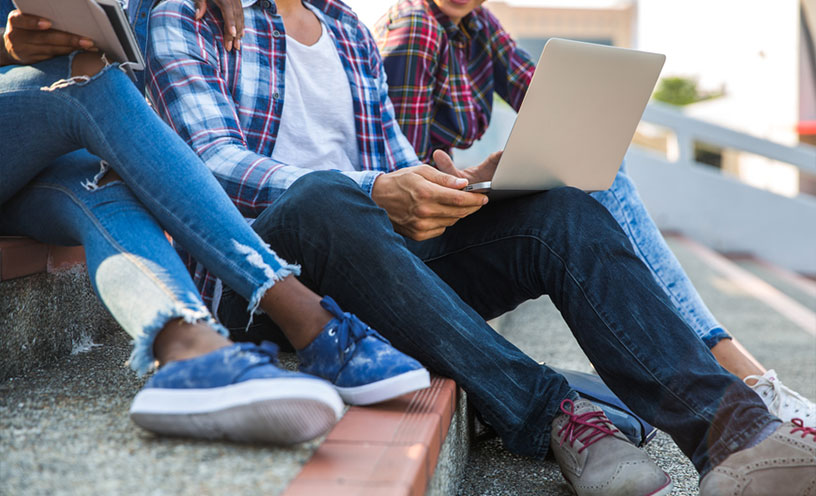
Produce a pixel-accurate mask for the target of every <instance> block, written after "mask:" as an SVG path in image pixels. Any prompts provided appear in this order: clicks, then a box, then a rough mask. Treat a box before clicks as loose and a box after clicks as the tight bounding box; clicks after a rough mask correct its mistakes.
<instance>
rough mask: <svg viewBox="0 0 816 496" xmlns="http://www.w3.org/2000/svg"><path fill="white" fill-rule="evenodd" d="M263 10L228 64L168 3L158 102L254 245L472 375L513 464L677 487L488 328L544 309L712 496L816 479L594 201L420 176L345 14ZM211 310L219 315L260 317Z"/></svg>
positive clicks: (611, 485)
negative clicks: (544, 299) (498, 191)
mask: <svg viewBox="0 0 816 496" xmlns="http://www.w3.org/2000/svg"><path fill="white" fill-rule="evenodd" d="M151 7H152V5H151V2H141V3H140V4H139V8H137V9H136V10H135V11H134V10H131V18H132V19H139V18H142V14H147V10H149V9H150V8H151ZM134 14H135V15H134ZM244 15H245V25H246V29H245V35H244V37H243V38H242V40H241V48H240V50H239V51H237V52H236V51H231V52H230V51H227V50H226V49H225V47H224V45H223V42H222V37H223V27H222V26H223V22H222V19H221V17H220V16H219V14H218V12H215V11H213V12H209V13H208V14H207V15H205V16H204V17H203V18H201V19H196V16H195V11H194V10H193V8H192V7H191V5H190V4H189V2H184V1H181V0H166V1H164V2H161V3H159V4H158V5H156V7H155V8H154V9H153V10H152V12H151V13H150V20H149V36H148V38H147V45H146V47H147V63H148V74H147V82H148V92H149V95H150V97H151V99H152V101H153V102H154V103H155V105H156V108H157V110H158V111H159V112H160V113H161V115H162V116H163V117H164V118H165V119H166V120H167V121H168V122H169V123H171V125H172V127H173V128H174V129H175V130H176V131H177V132H179V133H180V135H181V136H182V138H183V139H184V140H185V141H186V142H187V143H188V144H189V145H190V146H191V147H192V148H193V150H195V151H196V152H197V153H198V154H199V156H200V157H201V158H202V160H203V161H204V162H205V164H206V165H207V166H208V167H209V168H210V169H211V170H212V172H213V174H214V175H215V177H216V178H217V179H218V181H219V182H220V183H221V185H222V187H223V188H224V189H225V190H226V191H227V193H228V194H229V195H230V197H231V198H232V200H233V202H234V203H235V205H236V206H238V208H239V210H240V211H241V212H242V213H243V214H244V215H245V216H247V217H252V218H254V219H255V221H254V223H253V224H252V226H253V229H255V230H256V231H257V232H258V233H259V234H260V235H261V237H262V238H263V239H264V240H265V241H267V242H269V243H270V244H271V246H272V248H273V249H274V250H275V251H276V252H277V253H278V254H280V255H281V256H283V257H285V258H287V259H294V260H298V261H301V262H302V263H303V272H302V275H301V280H302V281H303V282H304V284H306V285H307V286H308V287H310V288H319V290H320V292H329V293H332V294H335V295H337V298H338V301H339V303H340V304H341V305H343V306H344V307H346V308H349V309H352V310H354V311H355V312H356V313H357V314H358V315H360V316H361V318H363V319H364V320H365V321H367V322H369V323H371V324H372V325H374V326H375V327H376V328H377V329H379V331H380V332H382V334H383V335H384V336H385V337H387V338H388V339H390V340H391V342H393V343H394V345H395V346H396V347H397V348H398V349H400V350H402V351H404V352H406V353H408V354H410V355H412V356H414V357H416V358H417V359H419V360H420V361H421V362H422V363H423V364H424V365H425V366H427V367H428V368H429V369H430V370H433V371H435V372H437V373H439V374H441V375H444V376H448V377H451V378H452V379H454V380H455V381H456V382H457V383H458V384H459V386H461V387H462V388H463V389H464V390H465V391H466V392H467V395H468V399H469V400H470V401H471V403H472V404H473V405H474V407H475V409H476V410H477V411H478V412H479V414H480V416H481V417H482V418H483V419H484V420H485V421H486V422H487V423H488V424H489V425H490V426H492V427H493V428H494V429H495V430H496V431H497V432H498V434H499V436H500V437H501V439H502V441H503V443H504V446H505V447H506V448H507V449H509V450H511V451H513V452H515V453H519V454H524V455H531V456H544V455H545V454H546V453H547V452H548V451H550V450H552V452H553V453H554V455H555V457H556V460H557V461H558V463H559V465H560V466H561V468H562V470H563V472H564V474H565V476H566V478H567V480H568V481H569V482H570V484H571V485H572V487H573V488H574V489H575V490H576V491H577V492H578V494H581V495H587V494H604V495H614V494H626V495H636V494H653V495H654V494H668V493H669V492H670V491H671V486H672V484H671V479H670V477H669V476H668V475H667V474H665V473H664V472H663V471H662V470H660V469H659V468H658V467H657V466H656V465H655V464H654V463H653V462H652V461H651V460H649V458H648V456H647V455H646V454H645V453H643V452H642V451H640V450H638V449H637V448H635V447H634V446H633V445H631V444H629V443H628V442H627V441H626V440H625V439H624V438H623V436H622V435H621V434H620V433H619V432H618V431H616V430H615V429H614V428H613V427H611V425H610V424H609V421H608V420H607V419H606V417H605V416H604V415H603V413H602V412H601V411H599V409H597V407H596V406H595V405H593V404H592V403H590V402H588V401H583V400H578V399H577V396H576V394H575V392H574V391H573V390H572V389H571V388H570V387H569V385H568V383H567V381H566V380H565V379H564V377H563V376H561V375H559V374H557V373H555V372H554V371H553V370H552V369H550V368H549V367H547V366H546V365H541V364H538V363H536V362H535V361H534V360H532V359H531V358H530V357H528V356H526V355H525V354H524V353H522V352H521V351H520V350H519V349H518V348H516V347H515V346H513V345H512V344H511V343H509V342H508V341H507V340H506V339H504V338H503V337H502V336H500V335H499V334H498V333H496V332H495V331H494V330H493V329H492V328H491V327H490V326H489V325H488V324H487V323H486V321H485V319H490V318H494V317H496V316H498V315H500V314H502V313H504V312H506V311H508V310H510V309H512V308H514V307H516V306H517V305H518V304H520V303H521V302H523V301H526V300H528V299H531V298H536V297H538V296H540V295H543V294H548V295H549V296H550V298H551V299H552V301H553V302H554V304H555V305H556V307H557V308H558V309H559V311H560V312H561V314H562V316H563V317H564V319H565V321H566V322H567V323H568V325H569V327H570V329H571V331H572V332H573V334H574V335H575V336H576V338H577V340H578V342H579V344H580V345H581V347H582V349H583V350H584V351H585V353H586V354H587V356H588V357H589V358H590V360H591V361H592V363H593V364H594V365H595V368H596V370H597V371H598V373H599V374H600V376H601V377H602V378H603V380H604V381H605V382H606V383H607V385H609V387H610V388H611V389H612V390H613V391H614V392H615V393H616V394H617V395H618V396H619V397H620V398H621V399H622V400H623V401H624V402H625V403H626V404H627V405H628V406H629V407H631V408H632V410H633V411H635V412H636V413H637V414H638V415H640V416H641V417H643V418H644V419H645V420H647V421H648V422H650V423H652V424H654V425H656V426H657V427H659V428H660V429H662V430H664V431H666V432H668V433H669V434H670V435H671V436H672V438H673V439H674V440H675V442H676V443H677V445H678V446H679V447H680V449H681V450H682V451H683V452H684V453H685V454H686V455H687V456H688V457H689V458H690V459H691V460H692V462H693V463H694V465H695V467H696V468H697V470H698V471H699V472H700V474H701V476H702V477H703V479H702V485H701V493H702V494H704V495H711V494H722V493H723V492H726V491H732V490H735V488H736V487H738V486H740V485H750V486H751V488H752V490H754V491H757V492H762V490H763V488H774V489H776V488H779V487H787V488H791V492H795V493H801V492H803V489H802V488H806V487H808V484H813V483H816V481H814V475H813V474H814V470H813V469H814V468H816V430H813V429H810V428H806V427H802V426H801V425H800V424H797V423H791V422H787V423H781V422H780V421H779V419H777V418H776V417H774V416H773V415H771V414H770V413H769V412H768V410H767V408H766V406H765V405H764V403H762V401H761V400H760V398H759V397H758V396H757V395H756V394H755V393H754V392H753V391H752V390H751V389H750V388H748V386H747V385H745V383H743V382H742V381H741V380H740V379H739V378H737V377H735V376H734V375H732V374H730V373H728V372H727V371H725V370H724V369H723V368H722V367H720V366H719V365H718V364H717V362H716V361H715V360H714V358H713V356H712V355H711V353H710V352H709V350H708V348H706V347H705V345H704V344H703V343H702V342H701V341H700V340H699V339H698V338H697V337H696V336H695V335H694V334H693V332H692V331H691V330H690V329H689V328H688V326H687V324H686V323H685V322H684V321H683V319H682V318H681V316H680V315H679V314H677V312H676V310H675V308H674V307H673V305H672V304H671V302H670V301H669V299H668V297H667V295H666V294H665V292H664V291H663V290H662V289H661V288H660V287H659V286H658V285H657V283H656V282H655V281H654V278H653V276H652V275H651V272H650V271H649V269H648V268H647V267H646V266H645V265H644V264H643V262H642V261H641V260H640V259H639V258H638V257H637V255H636V254H635V253H634V251H633V248H632V245H631V242H630V241H629V239H628V238H627V237H626V235H625V234H624V233H623V231H622V230H621V228H620V226H619V225H618V224H617V223H616V222H615V220H614V218H613V217H612V216H611V215H610V214H609V212H608V211H607V210H606V209H605V208H604V207H603V206H602V205H600V204H599V203H598V202H597V201H595V200H594V199H592V198H591V197H590V196H588V195H587V194H585V193H583V192H581V191H578V190H576V189H574V188H558V189H554V190H551V191H547V192H542V193H539V194H535V195H530V196H526V197H522V198H516V199H512V200H507V201H496V202H493V201H491V202H489V203H488V200H487V198H486V197H485V196H484V195H481V194H478V193H469V192H465V191H462V190H461V189H462V188H463V187H464V186H465V185H466V184H467V182H468V181H467V180H466V179H464V178H461V177H456V176H454V175H452V174H447V173H445V172H442V171H439V170H437V169H435V168H434V167H432V166H430V165H427V164H422V163H421V161H420V160H419V159H418V158H417V156H416V154H415V152H414V150H413V149H412V147H411V146H410V143H409V142H408V140H407V139H406V138H405V136H404V135H403V134H402V132H401V131H400V129H399V126H398V124H397V121H396V119H395V117H394V114H393V107H392V105H391V102H390V100H389V97H388V90H387V85H386V83H385V73H384V70H383V66H382V61H381V59H380V56H379V54H378V52H377V49H376V44H375V42H374V40H373V38H372V37H371V34H370V33H369V32H368V30H367V29H366V28H365V27H364V26H363V25H362V24H361V23H360V22H359V20H358V19H357V17H356V15H355V14H354V13H353V12H352V11H351V10H350V9H349V8H348V7H347V6H346V5H345V4H343V3H341V2H339V1H336V0H309V1H306V2H301V1H300V0H276V1H274V2H273V1H271V0H259V1H247V2H244ZM495 165H496V157H495V156H493V157H491V158H490V159H488V160H487V161H486V162H485V163H484V164H482V165H481V166H480V167H477V168H476V170H475V172H476V173H479V172H489V171H490V170H492V169H493V168H495ZM327 169H328V170H327ZM211 294H212V295H213V296H214V298H213V301H214V302H215V301H218V302H219V308H218V312H219V315H221V316H223V315H224V313H225V312H224V309H225V308H227V307H236V306H237V307H240V305H241V304H242V303H241V302H239V300H237V299H235V298H228V299H225V298H224V297H223V296H222V298H220V299H219V298H217V296H218V295H217V294H214V293H211ZM226 313H229V312H226ZM233 324H234V325H235V324H238V325H240V323H237V322H235V323H233ZM266 330H267V331H268V332H271V331H272V327H271V325H268V326H267V328H266ZM678 357H682V360H678ZM794 459H795V460H797V462H791V461H790V460H794ZM785 460H787V461H785ZM765 464H767V465H765ZM757 465H760V466H763V470H756V466H757ZM766 467H769V468H767V469H765V468H766Z"/></svg>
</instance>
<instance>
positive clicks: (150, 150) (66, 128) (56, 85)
mask: <svg viewBox="0 0 816 496" xmlns="http://www.w3.org/2000/svg"><path fill="white" fill-rule="evenodd" d="M72 60H73V59H72V57H71V56H66V57H58V58H54V59H51V60H48V61H45V62H41V63H38V64H34V65H31V66H6V67H2V68H0V235H25V236H31V237H33V238H35V239H38V240H40V241H43V242H46V243H52V244H60V245H77V244H82V245H84V246H85V254H86V259H87V266H88V274H89V276H90V278H91V283H92V285H93V287H94V290H95V291H96V293H97V295H98V296H99V298H100V300H101V301H102V303H103V304H104V305H105V306H106V307H107V308H108V310H109V311H110V312H111V313H112V314H113V316H114V318H116V320H117V321H118V322H119V324H120V325H121V326H122V327H123V328H124V329H125V331H127V332H128V334H130V335H131V336H132V337H133V339H134V342H135V347H134V350H133V354H132V355H131V360H130V363H131V367H133V368H134V369H135V370H137V371H138V372H145V371H147V370H149V369H150V367H151V366H152V364H153V363H154V361H155V359H154V356H153V340H154V338H155V336H156V334H158V332H159V331H160V330H161V329H162V328H163V327H164V326H165V325H166V324H167V323H168V322H169V321H171V320H175V319H178V318H183V319H184V320H186V321H188V322H204V323H208V324H209V325H210V326H211V327H212V328H213V329H214V330H216V331H217V332H219V333H221V334H225V335H226V330H225V329H224V328H223V327H222V326H220V325H219V324H218V323H217V322H216V321H215V319H214V318H213V317H212V315H211V314H210V312H209V310H208V309H207V308H206V307H205V306H204V304H203V303H202V301H201V298H200V296H199V294H198V290H197V288H196V287H195V285H194V284H193V281H192V279H191V278H190V274H189V272H188V271H187V269H186V267H185V266H184V264H183V263H182V261H181V259H180V258H179V256H178V255H177V253H176V251H175V250H174V249H173V247H172V246H171V244H170V243H169V242H168V240H167V238H166V237H165V235H164V232H163V229H164V230H166V231H167V232H169V233H170V235H171V236H173V238H174V239H175V240H176V241H178V242H179V243H181V244H182V245H183V246H184V247H185V248H186V249H187V250H188V251H189V252H190V253H191V254H192V255H193V256H194V257H196V259H198V260H199V261H201V262H202V263H203V264H204V265H206V266H207V267H208V268H210V270H212V271H213V272H214V273H215V274H216V275H217V276H218V277H220V278H221V279H223V280H224V282H225V283H226V284H228V285H229V286H230V287H231V288H232V289H234V290H235V291H236V292H238V293H239V294H242V295H243V296H244V297H245V298H246V299H247V300H248V301H249V303H250V305H249V308H248V309H247V310H248V311H250V312H252V311H254V310H255V309H256V308H257V306H258V303H259V301H260V298H261V297H262V296H263V294H264V293H265V292H266V290H267V289H268V288H269V287H271V286H272V285H273V284H274V282H275V281H276V280H279V279H281V278H283V277H286V276H288V275H290V274H297V273H299V267H297V266H295V265H290V264H288V263H286V262H285V261H283V260H281V259H280V258H278V257H277V256H276V255H275V253H274V252H272V251H271V250H270V249H269V248H268V246H267V245H266V244H265V243H263V241H261V239H260V238H259V237H258V236H257V235H256V234H255V233H254V231H252V229H251V228H250V227H249V225H248V224H247V223H246V221H245V220H244V219H243V217H242V216H241V214H240V213H239V212H238V210H237V209H236V208H235V206H234V205H233V204H232V202H231V201H230V199H229V198H228V197H227V195H226V194H225V193H224V191H223V189H222V188H221V186H220V185H219V184H218V182H217V181H216V179H215V178H214V177H213V175H212V174H211V173H210V171H209V170H208V169H207V168H206V166H204V164H202V163H201V161H200V160H199V159H198V157H197V156H196V155H195V154H194V153H193V152H192V150H190V148H189V147H188V146H187V145H186V144H185V143H184V141H182V140H181V138H179V137H178V136H177V135H176V134H175V133H174V132H173V131H172V130H171V129H170V128H169V127H168V126H167V125H165V124H164V122H162V121H161V120H160V119H159V117H158V116H157V115H156V114H155V113H154V112H153V111H152V110H151V109H150V108H149V106H148V105H147V104H146V103H145V101H144V98H143V96H142V95H140V94H139V92H138V91H137V89H136V87H135V86H134V85H133V83H132V82H131V81H130V79H129V78H128V77H127V76H126V75H125V74H124V73H123V72H122V71H120V70H118V69H117V66H116V65H111V66H108V67H106V68H104V69H103V70H102V71H100V72H99V74H97V75H96V76H94V77H92V78H90V79H88V78H75V79H70V78H69V76H70V71H71V69H70V68H71V62H72ZM108 166H110V167H111V168H112V169H114V170H115V171H116V172H117V173H118V174H119V175H120V176H121V177H122V179H123V181H124V182H122V181H113V182H110V183H108V184H105V185H103V186H99V185H98V181H99V180H100V179H101V178H102V176H103V175H104V173H105V172H106V169H107V167H108ZM201 205H207V206H208V208H206V209H205V208H200V206H201Z"/></svg>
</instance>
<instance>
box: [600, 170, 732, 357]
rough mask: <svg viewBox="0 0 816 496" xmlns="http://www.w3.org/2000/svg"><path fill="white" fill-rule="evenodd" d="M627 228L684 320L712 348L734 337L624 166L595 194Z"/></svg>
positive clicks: (640, 255)
mask: <svg viewBox="0 0 816 496" xmlns="http://www.w3.org/2000/svg"><path fill="white" fill-rule="evenodd" d="M591 196H592V197H593V198H595V199H596V200H598V201H599V202H600V203H601V204H602V205H603V206H604V207H606V209H607V210H609V213H611V214H612V216H613V217H614V218H615V220H616V221H618V224H619V225H620V226H621V228H623V232H625V233H626V235H627V236H628V237H629V241H630V242H631V243H632V247H633V248H634V250H635V253H637V255H638V257H640V259H641V260H642V261H643V262H644V263H645V264H646V266H647V267H649V270H650V271H651V272H652V276H654V278H655V281H656V282H657V284H658V286H660V287H661V288H662V289H663V291H665V292H666V294H667V295H668V296H669V299H670V300H671V302H672V305H674V307H675V308H676V309H677V311H678V312H680V315H681V316H682V317H683V320H685V321H686V323H687V324H688V325H689V326H690V327H691V329H692V330H694V332H695V333H696V334H697V336H699V337H700V338H701V339H702V340H703V342H704V343H705V344H706V346H708V347H709V348H713V347H714V345H716V344H717V343H719V342H720V340H722V339H730V335H729V334H728V333H727V332H726V331H725V329H723V327H722V326H721V325H720V324H719V322H717V319H715V318H714V315H712V314H711V311H710V310H709V309H708V307H707V306H706V305H705V303H703V300H702V298H700V295H699V294H698V293H697V290H696V289H695V288H694V285H693V284H692V283H691V281H690V280H689V278H688V276H687V275H686V273H685V271H684V270H683V267H681V266H680V262H679V261H678V260H677V258H676V257H675V256H674V253H672V251H671V249H670V248H669V246H668V245H667V244H666V240H664V239H663V236H662V235H661V234H660V230H659V229H658V228H657V225H655V223H654V221H653V220H652V218H651V216H650V215H649V212H647V211H646V207H645V206H644V205H643V201H642V200H641V199H640V195H639V194H638V192H637V188H636V187H635V184H634V183H633V182H632V180H631V179H630V178H629V176H628V175H627V174H626V164H625V163H624V164H623V165H622V166H621V169H620V171H619V172H618V175H617V176H615V181H614V182H613V183H612V187H610V188H609V189H608V190H606V191H598V192H595V193H592V195H591Z"/></svg>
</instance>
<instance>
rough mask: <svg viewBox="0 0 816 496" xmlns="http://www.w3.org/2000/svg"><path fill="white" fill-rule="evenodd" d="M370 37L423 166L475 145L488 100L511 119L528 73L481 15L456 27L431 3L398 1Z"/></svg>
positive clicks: (527, 63) (529, 64)
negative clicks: (501, 105)
mask: <svg viewBox="0 0 816 496" xmlns="http://www.w3.org/2000/svg"><path fill="white" fill-rule="evenodd" d="M374 36H375V38H377V44H378V46H379V48H380V52H381V53H382V56H383V62H384V65H385V71H386V73H387V75H388V85H389V96H390V97H391V101H392V102H393V104H394V110H395V113H396V116H397V121H398V122H399V124H400V127H401V128H402V132H403V133H404V134H405V136H406V137H407V138H408V141H410V142H411V144H412V145H413V146H414V149H415V150H416V152H417V155H418V156H419V158H420V160H423V161H430V158H431V153H433V151H434V150H436V149H443V150H449V149H450V148H453V147H456V148H468V147H469V146H470V145H472V144H473V142H474V141H476V140H477V139H479V138H480V137H481V136H482V135H483V134H484V132H485V130H487V126H488V124H489V123H490V114H491V112H492V111H493V93H494V92H496V93H498V95H499V96H500V97H501V98H502V99H503V100H505V101H506V102H507V103H509V104H510V106H512V107H513V108H514V109H516V110H517V111H518V108H519V106H521V102H522V100H523V99H524V93H525V92H526V91H527V87H528V85H529V84H530V79H531V78H532V77H533V72H534V71H535V63H534V62H533V60H532V59H531V58H530V56H529V55H528V54H527V53H526V52H525V51H524V50H522V49H521V48H519V47H518V46H517V45H516V42H515V41H513V39H512V38H511V37H510V35H509V34H508V33H507V31H505V30H504V29H503V28H502V26H501V24H500V23H499V21H498V19H496V17H495V16H494V15H493V14H491V13H490V12H489V11H488V10H487V9H485V8H484V7H479V8H477V9H475V10H474V11H473V12H471V13H470V14H468V15H467V16H466V17H465V18H463V19H462V21H461V23H460V26H457V25H455V24H453V22H451V20H450V19H449V18H448V16H446V15H445V14H443V13H442V12H441V11H440V10H439V8H438V7H437V6H436V4H434V3H433V1H432V0H401V1H400V2H398V3H397V4H396V5H394V6H393V7H391V9H389V11H388V12H387V13H386V14H385V15H384V16H383V17H382V18H381V19H380V20H379V21H378V22H377V25H376V26H375V28H374Z"/></svg>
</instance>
